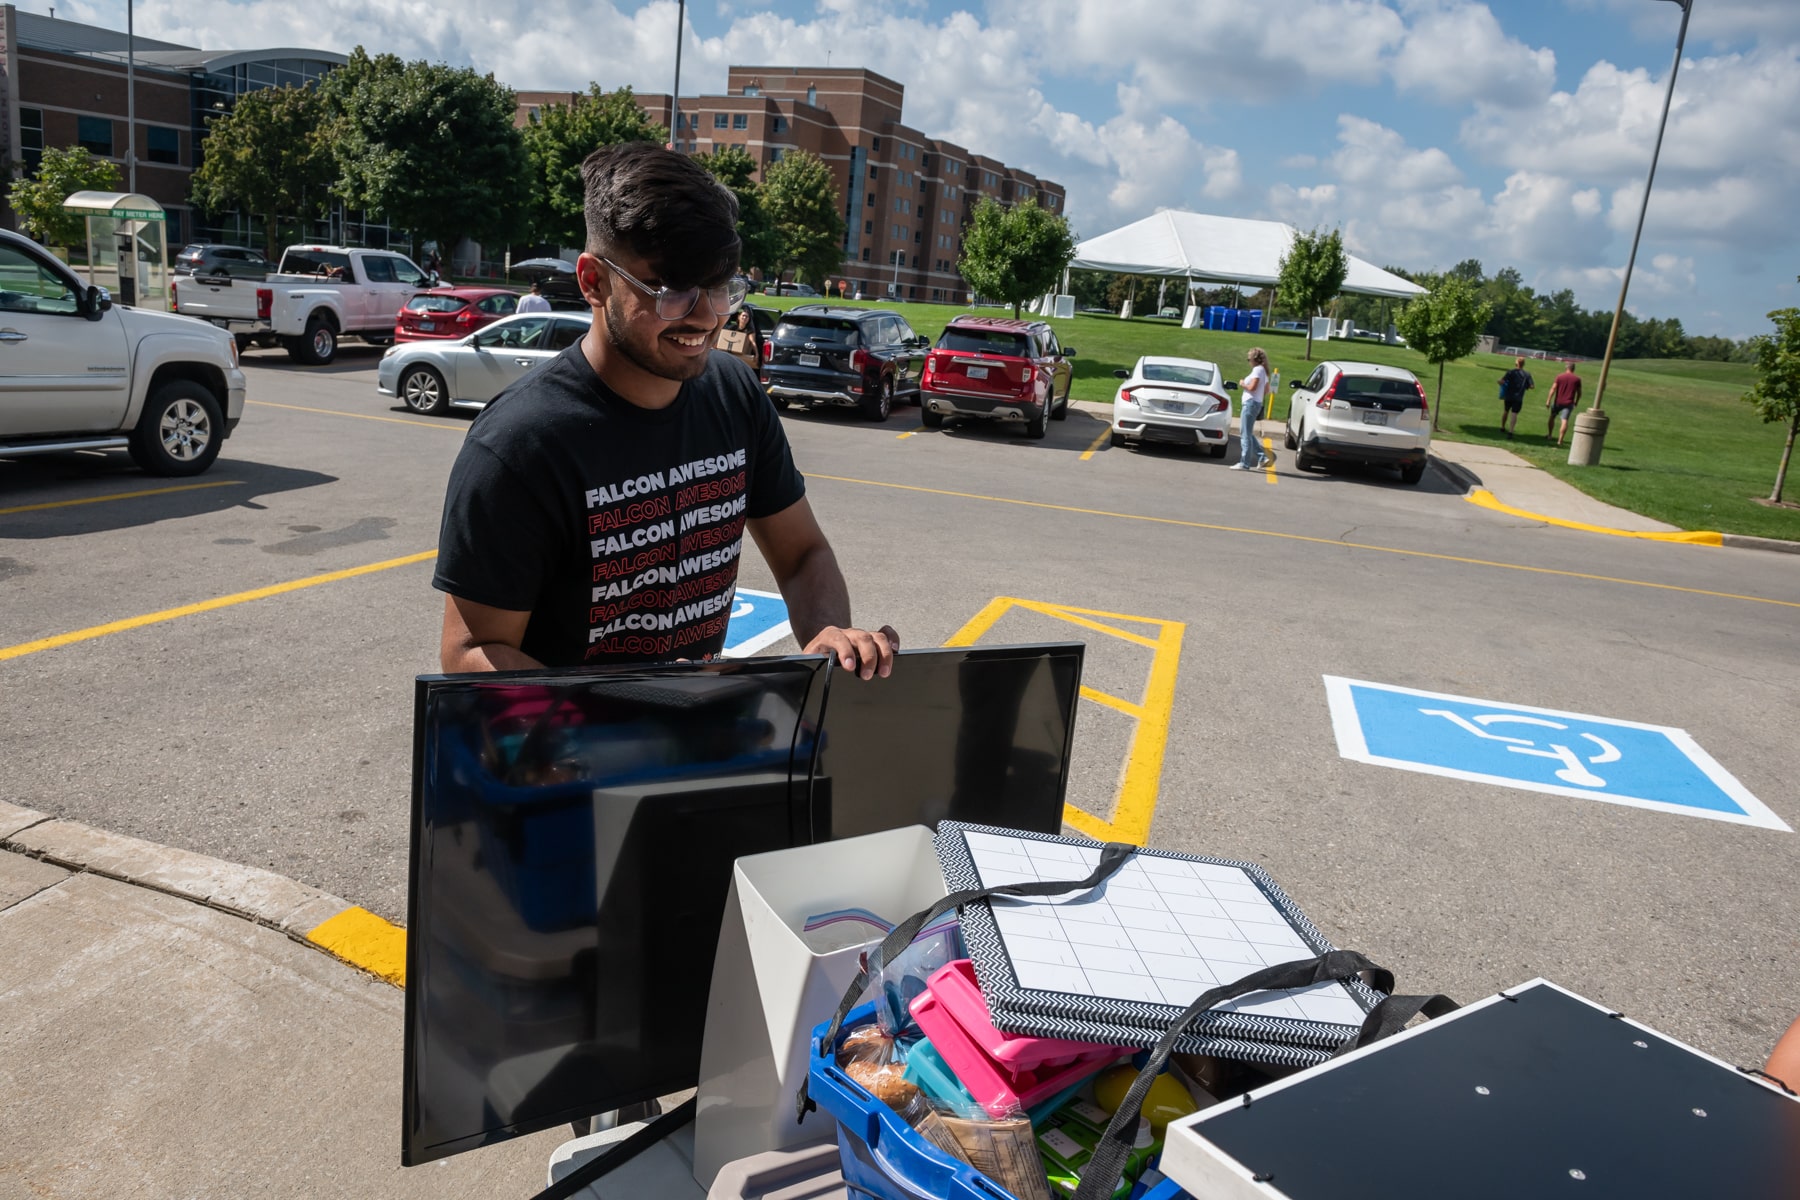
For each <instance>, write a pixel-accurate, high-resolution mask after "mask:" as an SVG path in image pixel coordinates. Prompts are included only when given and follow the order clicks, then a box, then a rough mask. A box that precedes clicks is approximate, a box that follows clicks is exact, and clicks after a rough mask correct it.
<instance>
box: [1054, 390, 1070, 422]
mask: <svg viewBox="0 0 1800 1200" xmlns="http://www.w3.org/2000/svg"><path fill="white" fill-rule="evenodd" d="M1050 419H1051V420H1052V421H1066V420H1068V419H1069V393H1067V392H1064V393H1063V398H1062V403H1061V404H1059V405H1057V406H1056V409H1055V410H1054V411H1053V412H1051V414H1050Z"/></svg>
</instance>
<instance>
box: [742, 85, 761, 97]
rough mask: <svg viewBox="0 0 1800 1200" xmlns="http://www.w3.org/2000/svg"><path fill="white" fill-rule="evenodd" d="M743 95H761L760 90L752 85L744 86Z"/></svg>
mask: <svg viewBox="0 0 1800 1200" xmlns="http://www.w3.org/2000/svg"><path fill="white" fill-rule="evenodd" d="M744 95H746V96H760V95H762V89H761V88H759V87H757V86H756V85H755V84H754V83H746V84H745V85H744Z"/></svg>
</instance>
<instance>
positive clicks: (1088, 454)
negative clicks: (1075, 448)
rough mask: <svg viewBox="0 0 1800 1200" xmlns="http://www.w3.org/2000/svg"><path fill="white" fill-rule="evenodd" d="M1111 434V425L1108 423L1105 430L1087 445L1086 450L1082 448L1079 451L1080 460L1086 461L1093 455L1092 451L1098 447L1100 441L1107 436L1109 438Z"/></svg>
mask: <svg viewBox="0 0 1800 1200" xmlns="http://www.w3.org/2000/svg"><path fill="white" fill-rule="evenodd" d="M1111 436H1112V426H1111V425H1108V426H1107V427H1106V429H1105V431H1104V432H1102V433H1101V434H1100V436H1099V437H1097V438H1095V439H1094V444H1093V445H1091V446H1089V447H1088V448H1087V449H1086V450H1083V451H1082V452H1081V461H1082V462H1086V461H1087V460H1088V459H1090V458H1092V457H1094V451H1096V450H1098V449H1099V448H1100V443H1101V442H1104V441H1105V440H1106V439H1107V438H1109V437H1111Z"/></svg>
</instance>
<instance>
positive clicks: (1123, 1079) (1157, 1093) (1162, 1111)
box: [1094, 1063, 1199, 1138]
mask: <svg viewBox="0 0 1800 1200" xmlns="http://www.w3.org/2000/svg"><path fill="white" fill-rule="evenodd" d="M1136 1078H1137V1068H1136V1067H1133V1066H1132V1065H1131V1064H1129V1063H1126V1064H1123V1065H1121V1066H1117V1067H1109V1068H1107V1069H1106V1070H1104V1071H1102V1072H1100V1074H1099V1075H1097V1076H1096V1077H1095V1078H1094V1102H1095V1103H1096V1104H1098V1105H1099V1106H1100V1107H1101V1108H1104V1109H1105V1110H1106V1111H1107V1112H1109V1113H1114V1112H1118V1111H1119V1106H1120V1105H1121V1104H1123V1103H1124V1102H1125V1093H1126V1092H1127V1091H1129V1090H1130V1089H1131V1081H1132V1080H1134V1079H1136ZM1198 1107H1199V1106H1198V1105H1196V1104H1195V1103H1194V1098H1193V1097H1192V1096H1190V1095H1188V1090H1187V1089H1186V1088H1184V1087H1182V1086H1181V1081H1180V1080H1178V1079H1176V1078H1175V1077H1174V1076H1173V1075H1170V1074H1168V1073H1166V1072H1165V1073H1164V1074H1161V1075H1158V1076H1157V1077H1156V1078H1155V1079H1153V1080H1151V1081H1150V1090H1149V1091H1148V1092H1147V1093H1145V1095H1144V1107H1143V1109H1142V1110H1141V1112H1142V1115H1143V1116H1145V1117H1148V1118H1149V1119H1150V1132H1151V1133H1153V1134H1155V1135H1156V1136H1157V1137H1159V1138H1160V1137H1161V1136H1162V1135H1163V1130H1164V1129H1166V1128H1168V1125H1169V1122H1170V1121H1175V1120H1179V1119H1180V1118H1182V1117H1185V1116H1187V1115H1188V1114H1189V1113H1191V1112H1196V1111H1198Z"/></svg>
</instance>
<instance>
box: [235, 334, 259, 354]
mask: <svg viewBox="0 0 1800 1200" xmlns="http://www.w3.org/2000/svg"><path fill="white" fill-rule="evenodd" d="M231 340H232V341H234V342H236V343H237V348H238V353H239V354H242V353H243V352H244V351H246V350H248V349H249V348H250V347H251V345H252V344H253V343H254V342H255V341H256V339H255V338H253V337H251V336H250V335H249V334H247V333H234V334H232V335H231Z"/></svg>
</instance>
